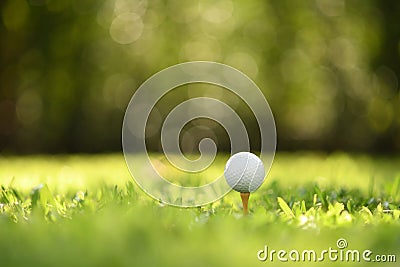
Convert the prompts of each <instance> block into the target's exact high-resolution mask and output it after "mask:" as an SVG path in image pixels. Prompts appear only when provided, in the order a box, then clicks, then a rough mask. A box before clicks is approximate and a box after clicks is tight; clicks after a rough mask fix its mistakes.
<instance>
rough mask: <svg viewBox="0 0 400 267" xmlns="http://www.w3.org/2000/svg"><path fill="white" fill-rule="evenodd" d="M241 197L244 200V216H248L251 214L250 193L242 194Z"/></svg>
mask: <svg viewBox="0 0 400 267" xmlns="http://www.w3.org/2000/svg"><path fill="white" fill-rule="evenodd" d="M240 197H241V198H242V204H243V215H248V214H249V206H248V204H249V197H250V193H240Z"/></svg>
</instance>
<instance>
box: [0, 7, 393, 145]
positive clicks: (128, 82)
mask: <svg viewBox="0 0 400 267" xmlns="http://www.w3.org/2000/svg"><path fill="white" fill-rule="evenodd" d="M399 11H400V4H399V3H398V1H377V0H366V1H361V0H349V1H345V0H337V1H330V0H308V1H300V0H296V1H292V0H282V1H261V0H260V1H243V0H234V1H231V0H220V1H211V0H201V1H199V0H194V1H179V0H169V1H162V0H154V1H147V0H102V1H97V0H91V1H78V0H74V1H70V0H58V1H45V0H29V1H27V0H7V1H1V2H0V12H1V23H0V36H1V37H0V38H1V42H0V151H1V153H37V152H100V151H116V150H120V147H121V145H120V143H121V140H120V136H121V126H122V120H123V115H124V111H125V108H126V106H127V104H128V101H129V99H130V97H131V96H132V95H133V93H134V91H135V89H136V88H137V87H138V86H139V85H140V84H141V83H142V82H143V81H144V80H145V79H147V78H148V77H150V76H151V75H152V74H154V73H156V72H157V71H159V70H161V69H163V68H165V67H167V66H170V65H173V64H177V63H179V62H184V61H190V60H211V61H218V62H222V63H226V64H228V65H231V66H233V67H235V68H238V69H239V70H241V71H243V72H244V73H246V74H247V75H249V76H250V77H251V78H252V79H254V80H255V82H256V83H257V84H258V85H259V87H260V88H262V90H263V92H264V94H265V96H266V97H267V99H268V101H269V103H270V105H271V108H272V110H273V112H274V115H275V119H276V123H277V127H278V139H279V142H278V146H279V149H289V150H293V149H326V150H337V149H344V150H364V151H398V150H399V149H400V119H399V117H400V116H399V115H400V94H399V87H398V76H399V73H400V60H399V59H400V58H399V55H400V48H399V47H400V45H399V40H400V37H399V36H400V32H399V31H400V30H399V27H398V25H399V22H400V19H399V18H398V14H399ZM193 96H211V97H215V98H218V99H220V100H222V101H224V102H226V103H228V104H230V105H232V106H233V107H235V109H236V110H237V111H238V113H239V114H241V115H242V116H243V119H244V120H245V121H246V126H247V127H248V128H249V129H256V127H257V125H256V123H255V120H254V118H252V115H251V112H250V111H249V109H248V108H247V107H246V106H245V104H244V103H243V102H241V101H240V99H237V98H235V96H234V95H230V94H228V93H226V92H222V91H221V90H216V89H212V90H211V89H210V88H206V87H201V88H200V87H199V88H195V89H193V87H192V89H190V87H185V88H182V89H181V90H178V91H176V92H175V93H173V94H171V96H169V97H168V96H166V97H167V100H164V101H160V103H158V104H157V106H156V109H155V110H154V112H153V113H154V114H153V115H152V121H150V122H149V127H153V128H152V129H153V132H154V133H153V134H152V136H151V137H149V142H148V146H149V148H151V149H153V150H158V149H160V144H159V140H158V137H159V129H158V128H157V127H156V124H157V123H160V122H161V121H162V119H163V118H165V116H166V114H167V113H168V111H169V110H171V109H172V108H173V106H174V105H176V104H178V103H180V102H182V101H183V100H185V99H188V98H190V97H193ZM194 125H195V123H194ZM189 126H190V125H189ZM215 129H216V135H217V138H218V137H219V138H220V141H219V142H218V143H219V145H220V148H221V149H228V147H229V143H228V142H226V140H225V139H226V136H225V135H224V132H223V130H221V129H219V128H218V127H216V128H215ZM250 132H252V135H253V136H252V138H253V141H254V144H253V147H254V148H257V146H258V143H259V138H257V136H256V135H257V131H254V130H251V131H250Z"/></svg>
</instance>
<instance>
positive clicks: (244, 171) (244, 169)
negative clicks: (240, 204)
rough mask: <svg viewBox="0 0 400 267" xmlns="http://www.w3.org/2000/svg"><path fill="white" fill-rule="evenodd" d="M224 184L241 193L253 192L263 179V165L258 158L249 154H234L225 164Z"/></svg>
mask: <svg viewBox="0 0 400 267" xmlns="http://www.w3.org/2000/svg"><path fill="white" fill-rule="evenodd" d="M224 175H225V179H226V182H227V183H228V184H229V186H230V187H232V189H233V190H236V191H238V192H241V193H246V192H254V191H256V190H257V188H259V187H260V186H261V185H262V183H263V182H264V179H265V169H264V165H263V163H262V161H261V159H260V158H259V157H257V156H256V155H254V154H252V153H250V152H239V153H236V154H234V155H233V156H231V157H230V158H229V160H228V161H227V162H226V166H225V171H224Z"/></svg>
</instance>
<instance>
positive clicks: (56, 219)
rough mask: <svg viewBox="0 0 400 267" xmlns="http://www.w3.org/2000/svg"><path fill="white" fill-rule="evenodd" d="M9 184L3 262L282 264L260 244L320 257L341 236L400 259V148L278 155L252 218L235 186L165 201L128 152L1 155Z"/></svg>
mask: <svg viewBox="0 0 400 267" xmlns="http://www.w3.org/2000/svg"><path fill="white" fill-rule="evenodd" d="M216 164H217V167H216V169H221V170H223V168H224V165H223V161H222V160H220V161H217V162H216ZM176 179H179V177H178V178H176ZM0 185H1V192H0V266H193V267H194V266H242V267H244V266H266V265H274V266H275V265H280V264H282V265H287V264H288V263H287V262H286V263H281V262H280V261H279V260H278V259H277V258H276V257H277V256H276V255H275V258H274V259H273V262H271V261H270V258H268V259H267V260H266V261H265V262H261V261H259V260H258V259H257V253H258V251H259V250H262V249H264V247H265V246H268V249H269V250H272V249H274V250H281V249H283V250H286V251H288V252H289V251H291V250H294V249H296V250H299V251H300V253H301V251H302V250H310V249H313V250H315V251H317V253H318V255H319V252H320V251H322V250H325V249H326V250H328V249H329V248H330V247H331V248H333V249H337V250H339V249H338V247H337V244H336V242H337V240H338V239H340V238H344V239H345V240H346V241H347V244H348V246H347V248H346V249H351V250H359V251H361V252H362V251H364V250H371V251H372V256H371V259H376V258H374V257H375V256H376V255H383V256H386V258H387V259H389V258H390V257H391V261H393V259H394V258H393V256H392V255H394V256H395V257H396V261H397V262H385V263H382V262H372V261H371V262H368V263H366V262H363V260H361V263H357V264H356V265H357V266H364V265H366V266H398V263H399V261H400V219H399V216H400V207H399V206H400V157H394V156H367V155H349V154H345V153H335V154H329V155H327V154H323V153H279V154H277V156H276V158H275V161H274V164H273V167H272V169H271V172H270V174H269V176H268V177H267V181H266V182H265V183H264V184H263V186H262V187H261V188H260V189H259V190H258V191H256V192H255V193H253V194H252V195H251V197H250V215H249V216H247V217H243V216H242V213H241V212H242V211H241V202H240V197H239V195H238V193H236V192H231V193H229V194H228V195H227V196H225V197H224V198H223V199H221V200H219V201H217V202H215V203H213V204H210V205H207V206H204V207H198V208H187V209H181V208H175V207H170V206H165V205H163V204H161V203H158V202H157V201H154V200H152V199H151V198H149V197H148V196H147V195H145V194H144V193H143V192H142V191H141V190H140V189H139V188H138V186H137V185H136V184H135V183H134V182H133V180H132V179H131V178H130V176H129V173H128V170H127V168H126V165H125V162H124V159H123V156H122V155H93V156H88V155H66V156H23V157H15V156H2V157H1V156H0ZM346 249H343V250H342V251H346ZM286 257H287V255H286ZM381 258H382V257H381ZM289 262H290V260H289ZM292 263H295V265H297V266H313V265H318V266H353V265H354V264H355V263H353V262H346V261H345V260H343V261H341V260H340V259H338V260H336V261H331V260H330V259H329V258H328V257H327V256H326V258H325V260H324V261H323V262H307V261H302V260H300V262H292Z"/></svg>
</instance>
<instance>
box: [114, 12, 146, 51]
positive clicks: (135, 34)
mask: <svg viewBox="0 0 400 267" xmlns="http://www.w3.org/2000/svg"><path fill="white" fill-rule="evenodd" d="M142 32H143V22H142V19H141V17H140V16H138V15H137V14H135V13H132V12H128V13H123V14H121V15H119V16H118V17H116V18H115V19H114V20H113V22H112V23H111V27H110V35H111V37H112V39H113V40H114V41H115V42H117V43H119V44H130V43H133V42H135V41H136V40H137V39H139V38H140V36H141V35H142Z"/></svg>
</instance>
